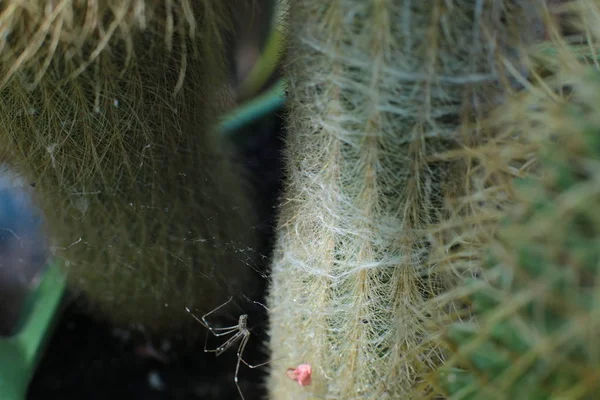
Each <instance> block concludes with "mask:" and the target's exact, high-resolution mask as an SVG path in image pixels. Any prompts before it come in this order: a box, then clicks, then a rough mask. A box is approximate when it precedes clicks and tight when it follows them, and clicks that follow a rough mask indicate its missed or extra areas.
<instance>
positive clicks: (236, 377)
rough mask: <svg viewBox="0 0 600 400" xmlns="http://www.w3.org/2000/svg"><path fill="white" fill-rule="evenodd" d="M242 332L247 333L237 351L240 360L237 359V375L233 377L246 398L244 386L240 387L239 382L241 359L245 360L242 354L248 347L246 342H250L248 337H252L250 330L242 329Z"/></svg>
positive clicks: (242, 395)
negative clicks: (243, 390)
mask: <svg viewBox="0 0 600 400" xmlns="http://www.w3.org/2000/svg"><path fill="white" fill-rule="evenodd" d="M242 332H243V333H245V335H244V338H243V339H242V341H241V342H240V346H239V347H238V351H237V355H238V360H237V363H236V364H235V375H234V377H233V380H234V381H235V386H237V389H238V392H239V393H240V396H241V398H242V400H245V397H244V393H242V388H241V387H240V384H239V382H238V374H239V372H240V361H243V360H242V357H241V355H240V354H241V353H243V352H244V349H245V348H246V343H248V339H249V338H250V332H248V330H244V331H241V332H240V333H242ZM244 363H245V362H244Z"/></svg>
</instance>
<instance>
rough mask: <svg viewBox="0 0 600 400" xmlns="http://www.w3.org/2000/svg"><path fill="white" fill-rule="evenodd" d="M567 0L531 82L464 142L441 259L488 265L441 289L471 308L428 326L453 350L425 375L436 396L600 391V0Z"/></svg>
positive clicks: (534, 62)
mask: <svg viewBox="0 0 600 400" xmlns="http://www.w3.org/2000/svg"><path fill="white" fill-rule="evenodd" d="M555 3H556V2H555ZM562 3H563V4H562V5H561V7H557V8H555V9H554V10H549V11H552V12H551V13H548V15H547V16H548V17H549V18H548V19H547V20H546V21H545V25H546V28H545V31H546V32H547V33H548V35H547V40H546V41H545V42H544V43H541V44H539V45H536V46H534V47H532V48H530V49H528V66H529V68H528V76H529V77H530V79H529V81H527V79H525V78H524V77H523V78H522V82H524V88H525V90H523V91H522V92H521V93H515V94H514V95H513V96H510V98H509V99H508V100H507V102H506V104H505V105H503V106H501V107H499V109H498V110H496V112H495V113H494V114H493V115H492V116H491V117H490V118H489V119H488V120H487V121H485V122H484V123H482V125H483V126H484V127H485V128H484V130H485V132H486V136H485V140H481V141H479V143H476V144H474V145H473V146H472V147H470V148H468V149H466V150H465V151H464V152H463V153H461V154H460V155H458V156H457V155H454V156H455V157H456V159H460V162H461V163H464V164H466V165H467V166H468V169H469V171H470V173H469V175H468V177H467V178H468V179H466V182H467V185H468V187H466V188H465V189H464V190H463V191H464V192H465V193H466V195H465V196H464V197H462V198H459V199H457V201H456V203H457V204H458V206H455V209H456V210H460V211H457V213H456V214H455V216H454V219H453V220H452V221H449V222H447V223H446V226H445V227H444V226H441V227H440V230H444V229H446V230H447V231H448V232H449V233H451V234H452V235H451V236H452V237H453V239H452V240H453V241H454V242H455V243H460V246H458V247H459V248H458V249H457V250H455V249H452V250H450V251H447V252H446V254H443V255H441V254H440V255H439V258H440V259H445V261H446V264H447V266H448V267H449V268H452V269H461V268H463V269H464V265H465V264H467V263H474V264H477V265H481V266H483V267H484V268H483V270H481V271H479V272H480V273H479V274H477V275H476V276H475V277H474V279H471V280H468V281H466V282H465V283H464V284H462V285H458V286H457V287H456V288H455V289H454V290H452V291H450V292H448V293H446V294H445V295H444V296H440V297H439V298H437V299H435V300H434V302H437V304H438V305H439V304H443V303H444V302H446V303H448V302H451V301H452V300H458V301H455V302H454V304H460V303H461V302H462V304H463V305H464V306H465V307H463V308H461V309H458V310H457V312H456V313H454V315H453V316H449V318H447V319H445V320H443V321H438V322H439V323H440V326H441V328H442V330H443V332H444V333H443V335H442V336H441V337H440V336H436V337H432V340H433V341H436V342H437V343H442V342H445V344H446V346H447V347H446V349H445V350H446V355H447V356H448V357H449V358H448V360H447V361H446V362H445V364H444V365H443V366H442V367H440V368H439V369H438V370H437V371H435V373H433V374H431V375H429V376H428V377H427V379H426V380H425V381H426V382H425V386H427V385H430V388H433V390H432V391H431V392H430V394H431V395H432V397H435V396H440V395H446V396H450V397H451V398H453V399H454V398H456V399H493V398H515V399H549V398H563V399H583V398H590V399H591V398H595V397H597V393H598V392H599V391H600V387H599V385H598V383H597V382H598V380H597V377H598V376H599V374H600V371H599V370H598V357H599V356H600V354H599V353H598V349H597V347H598V344H597V339H596V338H597V337H598V334H599V333H600V325H599V323H598V321H597V316H596V315H597V313H598V309H599V307H600V301H599V299H600V298H599V295H600V287H599V285H598V282H599V274H598V272H599V271H598V267H599V266H600V251H599V249H600V247H599V245H600V235H599V233H600V232H599V230H598V226H600V225H599V224H598V222H599V219H598V218H599V217H598V212H597V210H596V208H597V206H598V205H599V202H600V194H599V193H598V179H599V177H600V167H599V165H600V164H599V161H600V147H599V143H600V134H599V128H600V120H599V119H598V115H599V114H598V105H599V104H600V96H598V90H599V89H600V73H599V72H598V67H597V66H598V64H597V62H598V56H597V54H598V53H597V51H598V48H599V46H598V43H599V42H598V37H599V36H598V32H597V26H598V20H597V19H598V15H599V14H598V11H599V10H600V2H598V1H596V0H579V1H570V2H562ZM552 14H553V15H552ZM466 154H469V155H470V157H467V156H466ZM465 209H468V211H464V210H465ZM449 227H451V229H449ZM449 236H450V235H449ZM453 318H454V319H456V318H459V319H460V320H459V321H457V322H455V323H453V324H450V325H449V326H448V321H449V320H451V319H453Z"/></svg>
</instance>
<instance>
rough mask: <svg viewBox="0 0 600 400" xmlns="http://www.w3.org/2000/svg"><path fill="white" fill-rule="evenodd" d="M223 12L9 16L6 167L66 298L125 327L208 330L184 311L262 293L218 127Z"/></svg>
mask: <svg viewBox="0 0 600 400" xmlns="http://www.w3.org/2000/svg"><path fill="white" fill-rule="evenodd" d="M226 3H227V4H226ZM228 3H229V2H223V1H221V0H202V1H193V2H192V1H188V0H184V1H180V2H171V1H160V2H156V1H143V0H124V1H110V0H90V1H85V2H73V1H67V0H61V1H53V2H39V1H8V2H3V4H2V5H1V6H0V19H1V20H2V21H3V34H4V35H5V37H4V39H5V40H3V41H2V47H1V49H0V71H2V74H0V75H1V81H0V90H1V96H0V124H1V127H2V129H1V134H0V148H1V149H2V160H1V161H2V162H3V163H4V164H5V165H7V166H8V167H9V168H11V169H12V170H14V171H16V173H18V174H19V175H21V176H23V177H24V179H27V180H29V182H31V184H32V185H35V191H36V198H37V201H39V203H40V204H41V208H42V209H43V211H44V213H45V216H46V219H47V220H48V225H49V227H50V231H51V232H50V233H51V236H52V238H53V249H54V251H55V255H56V256H57V257H59V258H61V259H62V260H63V263H64V264H65V266H66V267H67V268H66V269H67V272H68V277H69V282H70V285H71V287H72V288H76V289H78V290H80V291H82V292H83V293H84V294H85V295H86V298H88V299H89V300H90V304H91V305H92V306H93V308H92V310H94V311H97V312H98V313H99V315H101V316H104V317H109V318H110V319H111V320H112V321H114V322H115V323H117V324H129V323H140V324H142V325H144V326H146V327H148V328H151V329H156V330H163V331H175V330H177V329H180V328H181V327H182V325H185V324H188V325H189V326H190V327H191V326H193V327H194V331H201V330H199V329H198V327H197V325H195V324H194V321H193V319H192V318H190V316H189V315H188V314H187V313H186V312H185V307H186V306H188V307H190V308H191V309H197V310H198V312H200V313H201V312H203V311H204V312H206V311H208V310H210V309H212V308H214V307H215V306H217V305H218V304H220V303H222V302H223V301H224V299H226V298H227V297H228V296H229V295H230V294H237V293H239V291H240V290H241V291H245V292H247V293H250V292H252V290H253V287H254V286H255V283H256V281H257V275H256V274H255V273H254V271H253V270H252V269H251V268H250V267H249V265H251V264H252V257H253V252H252V249H253V248H254V246H255V238H254V237H253V226H254V223H255V210H254V208H253V205H252V200H251V194H250V193H249V192H248V190H247V189H248V188H247V187H245V184H244V182H243V178H242V173H241V170H240V168H239V166H238V165H236V164H235V163H234V161H233V156H234V153H233V152H232V148H231V146H229V144H228V143H227V142H226V141H224V140H223V139H222V138H220V137H219V136H218V135H217V134H216V132H215V129H214V128H213V127H214V124H215V122H216V116H217V115H219V113H221V112H222V110H223V107H224V104H225V102H224V96H223V95H222V94H221V93H222V91H223V88H224V79H225V71H226V61H225V48H224V43H225V40H226V39H227V36H228V35H229V34H230V33H229V31H230V28H231V27H230V25H231V20H232V9H231V8H232V5H229V4H228ZM238 5H239V3H238Z"/></svg>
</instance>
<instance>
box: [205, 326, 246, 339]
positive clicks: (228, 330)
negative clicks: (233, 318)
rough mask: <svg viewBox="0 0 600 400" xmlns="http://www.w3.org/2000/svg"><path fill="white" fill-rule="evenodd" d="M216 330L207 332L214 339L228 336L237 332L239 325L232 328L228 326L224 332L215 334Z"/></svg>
mask: <svg viewBox="0 0 600 400" xmlns="http://www.w3.org/2000/svg"><path fill="white" fill-rule="evenodd" d="M216 329H217V328H208V330H209V331H210V333H212V334H213V336H215V337H221V336H226V335H229V334H231V333H233V332H236V331H239V330H240V327H239V325H234V326H230V327H228V328H223V329H227V331H226V332H215V330H216Z"/></svg>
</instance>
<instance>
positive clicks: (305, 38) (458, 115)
mask: <svg viewBox="0 0 600 400" xmlns="http://www.w3.org/2000/svg"><path fill="white" fill-rule="evenodd" d="M521 3H522V2H519V1H503V0H493V1H487V2H484V1H468V0H457V1H410V0H391V1H377V0H369V1H362V0H342V1H336V2H322V1H317V0H315V1H310V0H306V1H301V2H292V4H291V7H290V11H289V19H290V29H291V33H290V38H289V41H290V43H291V45H290V48H289V50H288V51H289V54H288V65H287V77H288V80H289V92H290V103H289V108H290V111H289V115H288V127H289V138H288V141H287V145H288V149H287V173H288V176H287V186H286V190H285V192H284V195H283V199H282V210H281V215H280V220H279V227H278V237H277V240H278V243H277V248H276V251H275V258H274V263H273V280H272V284H271V287H270V293H269V296H270V298H269V308H270V309H271V339H270V347H271V349H272V351H273V356H272V357H273V359H274V360H278V361H275V362H274V364H273V366H272V372H271V375H270V380H269V388H270V393H271V396H272V398H274V399H278V398H286V399H292V398H298V399H299V398H303V397H302V396H304V393H302V392H301V391H299V390H298V388H297V387H295V386H294V385H293V382H291V381H290V380H289V379H286V377H285V375H284V374H282V373H281V371H285V370H286V367H287V366H289V365H297V364H299V363H309V364H311V365H312V367H313V371H314V373H313V380H312V381H313V383H312V385H311V386H310V387H307V388H306V390H308V391H309V392H310V393H311V395H313V396H315V397H316V398H329V399H355V398H361V399H385V398H394V399H397V398H407V397H406V396H409V393H411V391H412V390H413V387H414V385H415V384H416V383H417V382H418V380H419V377H420V376H421V374H422V373H424V372H426V371H427V370H429V369H430V368H432V367H433V366H434V365H436V364H437V363H439V362H441V360H442V358H443V354H442V352H441V351H440V350H439V349H438V348H437V344H436V343H435V341H432V340H430V339H431V337H432V336H434V335H437V334H438V331H437V330H436V329H437V327H434V328H432V327H431V326H430V325H429V324H428V321H429V320H431V317H432V315H433V314H436V313H437V314H444V313H449V312H451V310H450V309H445V308H440V309H433V308H429V307H430V305H431V301H430V300H431V298H435V297H436V296H438V295H440V294H441V293H443V291H444V290H445V289H446V288H449V287H452V286H453V285H454V283H455V282H456V281H460V276H462V275H463V274H468V273H470V272H469V271H458V274H457V273H456V272H457V271H452V270H450V269H449V268H448V263H441V262H440V263H432V262H430V261H429V257H430V255H431V254H434V253H436V252H437V250H438V249H437V246H441V245H446V243H443V244H440V243H439V242H437V241H436V240H438V239H437V238H436V234H435V229H434V227H435V226H437V225H438V224H439V223H440V222H441V221H443V220H444V219H445V218H448V215H447V211H446V210H445V203H446V202H447V201H448V200H449V198H450V197H452V196H458V195H459V194H461V193H462V192H463V190H464V187H463V184H464V182H465V178H464V174H465V171H464V170H463V169H462V168H460V166H459V167H456V165H455V164H451V163H448V164H444V163H443V162H440V159H439V158H438V159H437V160H436V156H437V155H440V154H442V153H444V152H446V151H448V150H451V149H453V148H456V147H459V144H460V143H463V144H468V143H471V142H474V141H477V140H479V138H478V135H481V132H479V131H478V130H477V129H471V127H472V126H473V125H475V127H477V123H478V121H480V120H481V118H483V116H484V115H485V114H486V113H487V111H488V110H489V109H491V108H492V107H493V106H494V105H496V104H499V103H501V102H502V101H503V99H504V93H505V91H507V90H510V87H511V85H514V80H512V79H510V78H509V76H508V75H507V74H506V73H505V70H504V66H505V65H514V66H516V68H517V69H519V68H520V66H519V64H518V59H519V50H520V49H521V48H522V47H523V46H525V45H526V44H527V43H529V42H531V41H532V40H534V39H535V38H536V35H537V34H539V32H535V29H533V28H531V29H529V28H528V29H523V28H519V26H523V22H524V21H525V20H526V18H532V17H533V18H534V19H535V17H536V14H535V13H533V14H532V13H531V11H532V10H530V9H523V8H522V7H520V4H521ZM538 22H539V21H538ZM528 26H529V27H531V26H533V27H535V25H528ZM537 26H538V27H539V24H538V25H537ZM511 60H512V64H510V63H511ZM464 126H469V128H468V129H466V128H465V129H463V128H462V127H464ZM448 307H451V306H448ZM436 318H437V317H436ZM439 318H442V316H439ZM433 325H435V324H433ZM290 393H293V394H290Z"/></svg>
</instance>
